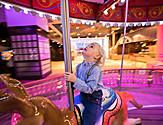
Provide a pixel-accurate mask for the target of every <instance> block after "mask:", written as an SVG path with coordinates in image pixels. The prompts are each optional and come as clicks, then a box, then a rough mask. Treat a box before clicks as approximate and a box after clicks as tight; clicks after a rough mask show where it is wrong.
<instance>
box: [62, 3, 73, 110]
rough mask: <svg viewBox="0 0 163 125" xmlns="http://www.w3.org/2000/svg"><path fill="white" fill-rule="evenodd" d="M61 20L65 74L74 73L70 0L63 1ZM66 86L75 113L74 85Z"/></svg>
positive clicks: (70, 106)
mask: <svg viewBox="0 0 163 125" xmlns="http://www.w3.org/2000/svg"><path fill="white" fill-rule="evenodd" d="M61 18H62V33H63V48H64V64H65V72H72V60H71V42H70V22H69V5H68V0H61ZM66 85H67V93H68V101H69V109H70V111H74V99H73V98H74V95H73V89H72V84H71V83H70V82H68V81H66Z"/></svg>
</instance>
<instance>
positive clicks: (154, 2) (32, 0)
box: [2, 0, 163, 22]
mask: <svg viewBox="0 0 163 125" xmlns="http://www.w3.org/2000/svg"><path fill="white" fill-rule="evenodd" d="M2 1H5V2H9V3H14V4H16V5H21V6H25V7H28V8H32V9H36V10H40V11H43V12H46V13H51V14H55V15H60V0H2ZM104 1H105V0H104ZM100 3H101V4H100ZM69 10H70V17H71V18H79V19H86V20H96V21H107V22H124V15H125V0H106V1H105V3H103V4H102V0H69ZM104 12H105V14H104ZM162 20H163V0H129V11H128V22H148V21H162Z"/></svg>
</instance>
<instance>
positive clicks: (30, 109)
mask: <svg viewBox="0 0 163 125" xmlns="http://www.w3.org/2000/svg"><path fill="white" fill-rule="evenodd" d="M0 79H1V80H2V81H3V82H4V83H5V85H6V87H7V88H8V89H9V90H10V91H11V92H9V93H6V92H1V91H0V112H5V113H7V112H12V113H19V114H20V115H21V116H22V119H21V120H20V121H19V122H18V123H17V125H42V124H44V125H77V122H76V118H75V115H74V113H73V112H70V111H69V110H68V109H66V108H65V109H62V110H60V109H59V108H58V107H57V106H55V105H54V104H53V103H52V102H51V101H50V100H48V99H47V98H44V97H39V96H36V97H31V96H30V95H29V94H28V93H27V92H26V91H25V88H24V87H23V86H22V84H21V83H20V82H19V81H18V80H16V79H13V78H10V77H8V76H7V75H0Z"/></svg>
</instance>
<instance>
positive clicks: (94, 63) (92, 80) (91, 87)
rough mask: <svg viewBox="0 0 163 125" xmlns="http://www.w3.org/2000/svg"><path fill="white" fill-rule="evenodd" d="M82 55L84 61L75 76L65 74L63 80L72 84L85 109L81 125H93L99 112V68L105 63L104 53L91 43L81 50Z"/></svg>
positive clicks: (100, 95) (100, 97)
mask: <svg viewBox="0 0 163 125" xmlns="http://www.w3.org/2000/svg"><path fill="white" fill-rule="evenodd" d="M82 55H83V57H84V61H83V62H82V63H80V64H79V65H77V67H76V75H75V74H73V73H69V72H66V73H65V78H66V80H67V81H70V82H73V83H74V85H73V87H74V88H76V89H78V90H79V91H80V97H81V103H82V104H83V105H84V107H85V108H84V111H83V125H95V123H96V120H97V118H98V116H99V113H100V110H101V102H102V90H101V89H102V85H101V83H102V82H101V75H102V72H101V66H102V65H103V64H104V62H105V51H104V50H103V48H102V47H101V46H100V45H99V44H98V43H91V44H89V45H88V46H87V47H86V48H85V49H84V50H83V52H82ZM90 69H91V70H90Z"/></svg>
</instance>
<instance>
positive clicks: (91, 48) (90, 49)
mask: <svg viewBox="0 0 163 125" xmlns="http://www.w3.org/2000/svg"><path fill="white" fill-rule="evenodd" d="M99 49H100V47H99V46H98V45H97V44H90V45H88V46H87V47H86V48H85V49H84V50H83V52H82V54H83V56H84V57H87V58H91V57H92V58H97V57H98V56H99Z"/></svg>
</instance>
